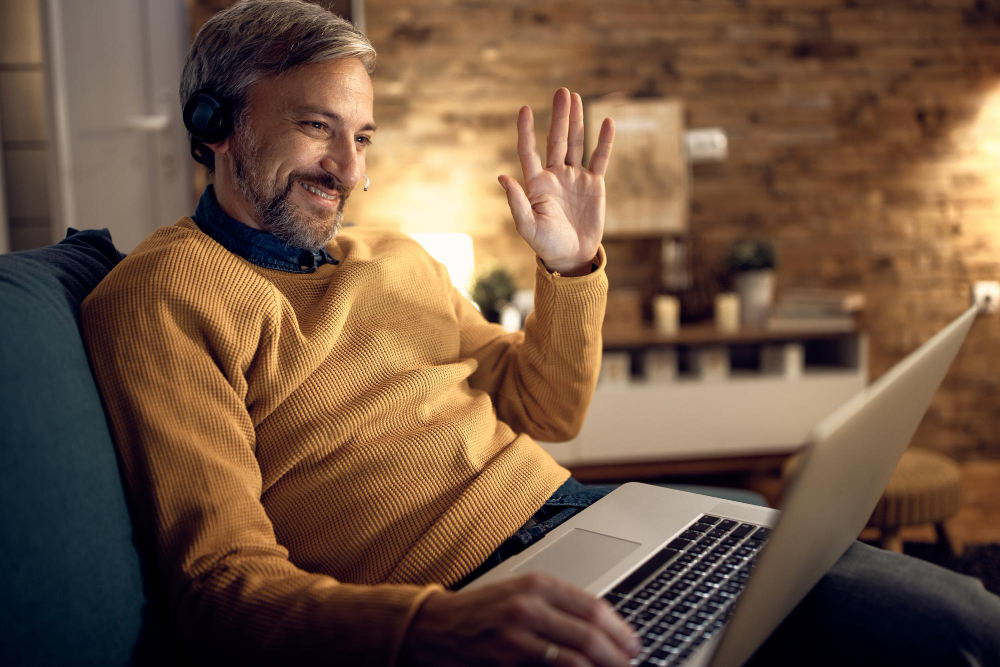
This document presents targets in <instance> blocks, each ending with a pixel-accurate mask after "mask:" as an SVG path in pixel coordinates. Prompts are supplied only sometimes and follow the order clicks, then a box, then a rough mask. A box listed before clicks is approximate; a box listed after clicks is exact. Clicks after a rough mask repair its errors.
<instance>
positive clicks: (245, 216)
mask: <svg viewBox="0 0 1000 667" xmlns="http://www.w3.org/2000/svg"><path fill="white" fill-rule="evenodd" d="M222 162H223V163H222V164H218V162H217V163H216V165H215V166H216V169H215V182H214V184H213V185H214V186H215V199H216V201H217V202H219V208H221V209H222V210H223V212H224V213H225V214H226V215H228V216H229V217H230V218H232V219H233V220H236V221H237V222H242V223H243V224H244V225H246V226H247V227H253V228H254V229H258V230H260V231H266V230H265V229H264V227H263V225H261V223H260V220H258V219H257V215H256V214H255V213H254V210H253V207H252V206H251V205H250V204H249V202H247V200H246V199H244V198H243V195H242V194H240V190H239V188H237V187H236V183H235V181H234V180H233V175H232V170H231V169H230V165H229V164H228V163H226V162H225V161H222Z"/></svg>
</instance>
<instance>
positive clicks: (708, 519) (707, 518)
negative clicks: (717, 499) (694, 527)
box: [698, 514, 721, 525]
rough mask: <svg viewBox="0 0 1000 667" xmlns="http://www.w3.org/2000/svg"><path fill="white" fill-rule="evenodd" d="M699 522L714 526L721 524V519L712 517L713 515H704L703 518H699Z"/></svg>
mask: <svg viewBox="0 0 1000 667" xmlns="http://www.w3.org/2000/svg"><path fill="white" fill-rule="evenodd" d="M698 521H700V522H701V523H710V524H712V525H715V524H717V523H719V521H721V519H720V518H719V517H717V516H712V515H711V514H702V515H701V518H699V519H698Z"/></svg>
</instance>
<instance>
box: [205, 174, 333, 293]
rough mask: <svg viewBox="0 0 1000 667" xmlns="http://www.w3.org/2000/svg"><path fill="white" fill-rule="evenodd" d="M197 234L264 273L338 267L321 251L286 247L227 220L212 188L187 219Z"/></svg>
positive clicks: (274, 237) (247, 227) (276, 238)
mask: <svg viewBox="0 0 1000 667" xmlns="http://www.w3.org/2000/svg"><path fill="white" fill-rule="evenodd" d="M191 217H192V219H193V220H194V222H195V224H196V225H198V228H199V229H201V231H203V232H205V233H206V234H207V235H208V236H210V237H212V239H214V240H215V241H216V242H218V243H219V245H221V246H222V247H223V248H225V249H226V250H228V251H229V252H231V253H233V254H235V255H239V256H240V257H242V258H243V259H245V260H247V261H248V262H250V263H251V264H256V265H257V266H260V267H263V268H265V269H277V270H278V271H288V272H289V273H313V272H314V271H315V270H316V267H318V266H322V265H323V264H327V263H332V264H339V263H340V262H339V261H338V260H337V259H334V257H333V255H331V254H330V253H328V252H327V251H326V249H325V248H321V249H320V250H307V249H305V248H296V247H294V246H290V245H288V244H286V243H285V242H284V241H282V240H281V239H279V238H278V237H277V236H275V235H274V234H269V233H267V232H262V231H260V230H258V229H254V228H253V227H250V226H248V225H244V224H243V223H242V222H239V221H238V220H234V219H233V218H230V217H229V216H228V215H226V213H225V212H224V211H223V210H222V207H221V206H219V202H218V201H217V200H216V198H215V188H214V187H212V186H211V185H209V186H208V187H206V188H205V192H204V194H202V195H201V200H200V201H199V202H198V208H197V209H196V210H195V213H194V215H193V216H191Z"/></svg>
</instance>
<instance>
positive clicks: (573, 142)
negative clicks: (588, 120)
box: [566, 93, 583, 167]
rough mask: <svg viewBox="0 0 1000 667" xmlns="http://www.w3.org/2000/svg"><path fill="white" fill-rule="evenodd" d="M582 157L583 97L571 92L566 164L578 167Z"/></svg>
mask: <svg viewBox="0 0 1000 667" xmlns="http://www.w3.org/2000/svg"><path fill="white" fill-rule="evenodd" d="M582 159H583V99H582V98H581V97H580V94H579V93H573V95H572V96H571V98H570V105H569V137H568V139H567V144H566V164H568V165H570V166H571V167H579V166H580V161H581V160H582Z"/></svg>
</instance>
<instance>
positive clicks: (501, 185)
mask: <svg viewBox="0 0 1000 667" xmlns="http://www.w3.org/2000/svg"><path fill="white" fill-rule="evenodd" d="M497 182H498V183H499V184H500V187H501V188H503V191H504V192H507V186H506V185H504V184H503V181H501V180H500V179H499V178H498V179H497Z"/></svg>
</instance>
